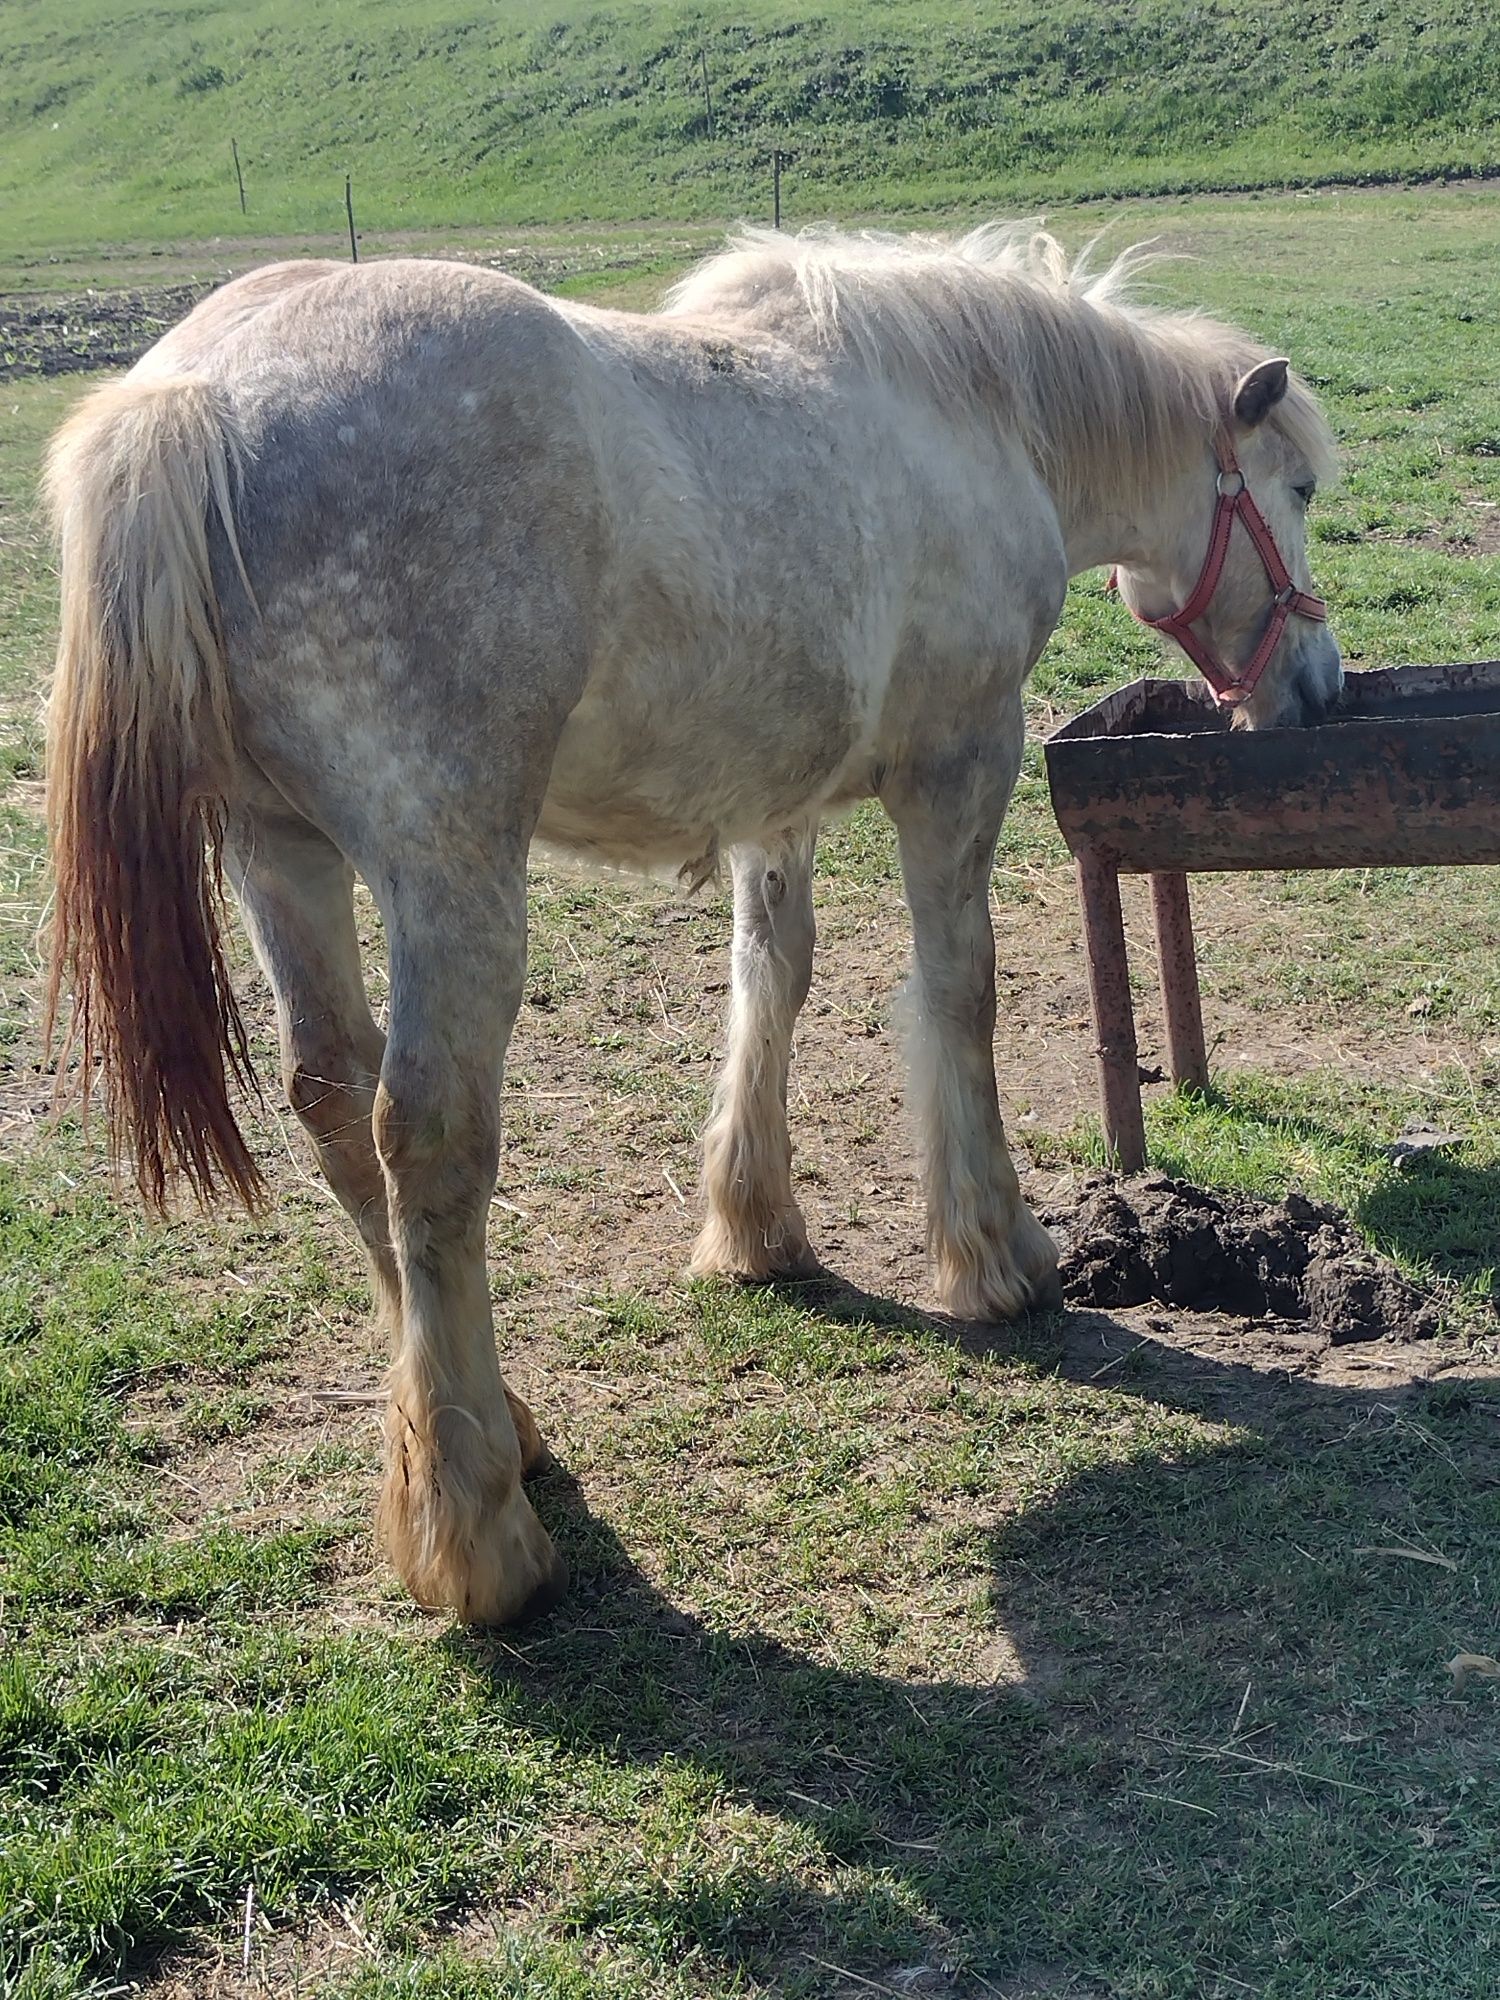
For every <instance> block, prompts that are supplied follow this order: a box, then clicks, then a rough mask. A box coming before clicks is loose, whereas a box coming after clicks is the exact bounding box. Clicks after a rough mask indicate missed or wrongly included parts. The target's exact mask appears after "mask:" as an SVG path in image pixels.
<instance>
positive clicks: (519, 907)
mask: <svg viewBox="0 0 1500 2000" xmlns="http://www.w3.org/2000/svg"><path fill="white" fill-rule="evenodd" d="M471 831H472V829H471ZM376 893H377V896H378V897H379V899H380V901H381V905H382V908H383V910H384V914H385V919H386V928H387V932H388V934H389V940H390V951H391V1000H390V1027H389V1031H388V1034H387V1039H386V1048H385V1058H384V1061H383V1062H382V1064H381V1071H380V1087H379V1090H378V1092H377V1094H376V1102H375V1118H374V1129H375V1143H376V1146H377V1148H378V1149H379V1153H380V1159H381V1163H382V1165H383V1167H384V1169H385V1176H386V1185H387V1195H388V1201H389V1209H390V1229H391V1242H392V1245H393V1247H394V1249H395V1254H396V1262H397V1265H398V1267H399V1269H400V1273H401V1289H402V1325H401V1339H400V1345H399V1348H398V1350H397V1354H396V1359H395V1361H394V1363H393V1365H392V1368H391V1376H390V1403H389V1405H388V1408H387V1412H386V1477H385V1488H384V1492H383V1494H382V1497H381V1503H380V1527H381V1534H382V1539H383V1540H384V1542H385V1545H386V1548H387V1551H388V1553H389V1555H390V1557H391V1560H392V1561H393V1562H394V1564H395V1566H396V1568H397V1569H398V1570H399V1571H400V1572H401V1575H402V1576H403V1577H404V1578H405V1580H406V1583H407V1586H408V1588H409V1589H410V1590H411V1592H412V1595H413V1596H414V1597H415V1598H416V1599H417V1600H418V1602H419V1603H422V1604H427V1605H430V1606H434V1607H436V1606H448V1607H451V1608H452V1609H453V1610H454V1611H456V1612H457V1613H458V1615H459V1616H460V1617H461V1618H463V1619H465V1620H467V1621H469V1622H470V1623H474V1624H500V1623H504V1622H506V1621H508V1620H510V1619H514V1618H521V1617H524V1616H527V1615H528V1614H529V1613H531V1612H532V1611H535V1610H540V1609H542V1608H543V1607H544V1606H545V1605H546V1604H547V1603H549V1602H551V1600H552V1599H553V1598H554V1597H556V1596H557V1594H558V1593H559V1592H560V1591H561V1589H562V1588H563V1585H564V1583H565V1581H566V1575H567V1572H566V1569H565V1567H564V1565H563V1563H562V1561H561V1559H560V1558H559V1557H558V1556H557V1554H556V1553H555V1551H554V1550H553V1548H552V1544H551V1542H550V1541H549V1540H548V1538H547V1535H546V1532H545V1531H544V1529H543V1528H542V1525H541V1523H540V1522H539V1521H538V1520H537V1518H536V1515H535V1514H534V1513H533V1512H532V1509H531V1505H530V1503H529V1502H528V1500H527V1499H526V1497H525V1494H524V1493H523V1492H522V1490H521V1484H520V1481H521V1472H522V1458H523V1449H522V1443H523V1441H522V1439H521V1438H519V1437H518V1435H517V1423H516V1413H515V1412H514V1411H513V1408H512V1406H511V1404H510V1402H509V1400H508V1398H507V1395H506V1392H505V1385H504V1383H503V1382H502V1381H501V1379H500V1367H499V1362H498V1360H497V1359H496V1355H495V1332H494V1322H493V1319H492V1316H491V1311H490V1292H489V1280H488V1275H487V1272H486V1269H485V1223H486V1219H487V1217H488V1214H489V1206H490V1197H491V1194H492V1193H493V1191H494V1186H495V1175H496V1169H497V1166H498V1163H499V1154H500V1075H501V1066H502V1064H503V1061H504V1057H505V1049H506V1044H507V1042H508V1040H509V1038H510V1031H511V1024H512V1022H513V1021H514V1019H515V1015H516V1010H517V1008H518V1006H519V1005H520V1000H521V990H522V982H523V980H524V977H525V969H526V847H525V842H524V840H522V839H520V838H519V837H517V836H515V835H513V834H506V833H502V832H499V831H497V832H496V833H495V834H494V837H493V839H492V840H491V839H486V840H485V841H484V842H483V844H482V846H481V845H478V844H477V843H476V847H475V849H472V850H470V851H469V852H468V853H466V854H465V855H464V856H463V857H462V858H461V859H455V860H452V861H446V862H441V863H440V862H439V860H438V859H437V857H436V853H435V851H431V850H430V851H427V852H424V851H423V850H422V849H421V847H420V845H418V846H417V847H416V848H415V849H411V848H409V849H408V850H407V851H406V852H404V853H403V855H402V857H401V861H400V866H399V870H398V869H396V868H393V869H392V870H391V872H390V874H389V876H388V878H387V880H386V881H385V883H384V885H383V886H382V887H381V888H378V889H377V892H376ZM523 1414H524V1412H523ZM532 1435H533V1439H534V1432H533V1434H532ZM531 1441H532V1440H527V1442H528V1443H529V1442H531Z"/></svg>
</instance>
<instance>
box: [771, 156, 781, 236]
mask: <svg viewBox="0 0 1500 2000" xmlns="http://www.w3.org/2000/svg"><path fill="white" fill-rule="evenodd" d="M771 226H772V228H773V229H779V228H780V227H781V154H780V153H779V152H776V153H772V155H771Z"/></svg>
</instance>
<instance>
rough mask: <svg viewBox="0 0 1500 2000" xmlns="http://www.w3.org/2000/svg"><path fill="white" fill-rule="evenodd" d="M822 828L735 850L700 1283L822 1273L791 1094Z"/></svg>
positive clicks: (698, 1252)
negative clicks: (804, 1204) (795, 1147)
mask: <svg viewBox="0 0 1500 2000" xmlns="http://www.w3.org/2000/svg"><path fill="white" fill-rule="evenodd" d="M815 838H816V829H815V828H813V827H804V828H800V829H795V830H791V831H789V832H788V833H787V834H786V835H785V836H784V837H783V838H782V839H781V840H780V841H778V842H777V843H776V845H775V846H774V847H770V848H760V847H736V848H733V849H731V850H730V856H729V865H730V869H731V871H732V873H733V877H734V956H733V981H734V988H733V999H732V1001H731V1003H730V1010H729V1048H728V1053H727V1055H726V1057H725V1060H724V1067H723V1070H722V1071H721V1072H720V1075H719V1081H718V1086H717V1088H716V1090H715V1093H714V1108H713V1114H712V1116H711V1117H710V1119H709V1122H708V1129H707V1130H706V1131H705V1133H704V1135H703V1188H704V1194H705V1196H706V1198H707V1204H708V1215H707V1217H706V1219H705V1221H704V1224H703V1228H702V1230H701V1231H700V1233H699V1236H698V1241H697V1243H696V1244H695V1245H694V1247H693V1256H692V1265H691V1268H692V1270H693V1272H694V1273H695V1275H697V1276H699V1277H709V1276H723V1277H736V1278H773V1277H783V1276H791V1277H795V1276H805V1275H808V1274H810V1273H812V1272H814V1271H816V1269H817V1260H816V1258H815V1257H814V1256H813V1254H812V1252H811V1250H810V1249H809V1247H808V1242H807V1229H806V1225H805V1224H804V1223H803V1220H802V1212H801V1210H800V1209H799V1208H798V1206H797V1201H796V1197H795V1196H794V1195H793V1193H792V1145H791V1139H790V1136H789V1135H788V1132H787V1122H786V1087H787V1071H788V1067H789V1064H790V1061H791V1050H792V1032H793V1030H794V1028H795V1027H796V1025H797V1015H798V1013H799V1012H800V1011H801V1007H802V1003H803V1001H804V1000H805V999H806V998H807V989H808V985H809V983H810V981H811V979H812V961H813V907H812V860H813V843H814V840H815Z"/></svg>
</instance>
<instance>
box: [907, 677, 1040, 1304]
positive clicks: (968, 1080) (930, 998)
mask: <svg viewBox="0 0 1500 2000" xmlns="http://www.w3.org/2000/svg"><path fill="white" fill-rule="evenodd" d="M1002 720H1004V721H1006V722H1009V723H1010V724H1011V725H1012V726H1011V727H1010V728H1009V729H1007V730H1005V731H1003V732H1001V733H998V734H997V736H996V738H995V739H994V740H993V741H991V742H989V743H979V744H972V743H971V744H967V745H965V748H964V754H963V756H962V758H960V757H958V756H953V757H951V758H950V757H937V756H934V757H933V758H932V759H931V760H929V761H926V762H922V763H914V764H911V765H908V766H906V767H904V768H902V769H901V770H899V771H897V772H895V773H893V774H892V776H891V778H890V780H889V781H888V783H887V785H886V787H885V788H884V789H883V791H882V794H881V796H882V798H883V800H884V802H885V804H886V806H887V808H888V810H889V811H890V813H891V816H892V817H893V819H894V820H895V822H896V827H897V831H898V833H899V835H900V842H901V872H902V876H903V879H904V881H905V885H906V897H907V902H908V903H909V905H910V907H911V916H912V932H913V942H914V945H915V964H914V968H913V973H912V981H911V986H910V989H909V998H910V1002H911V1007H912V1017H913V1018H912V1023H911V1045H910V1060H911V1083H912V1098H913V1104H914V1108H915V1111H916V1115H917V1121H918V1124H919V1126H920V1129H921V1137H922V1139H923V1142H924V1145H925V1150H926V1180H927V1241H928V1251H929V1255H930V1256H931V1259H932V1265H933V1276H934V1280H935V1282H936V1285H937V1289H938V1293H939V1296H940V1297H941V1298H942V1301H943V1303H944V1305H945V1306H946V1307H947V1308H948V1310H949V1311H950V1312H952V1313H955V1314H956V1315H958V1317H959V1318H961V1319H981V1320H993V1319H1010V1318H1012V1317H1014V1315H1015V1314H1017V1313H1020V1312H1024V1311H1026V1310H1027V1309H1028V1308H1030V1307H1035V1306H1050V1305H1055V1304H1057V1303H1058V1302H1059V1298H1060V1293H1059V1288H1058V1282H1057V1248H1056V1245H1055V1244H1054V1243H1053V1241H1052V1239H1051V1237H1050V1236H1049V1235H1048V1234H1047V1232H1046V1230H1045V1229H1043V1228H1042V1226H1041V1224H1040V1223H1039V1222H1038V1221H1037V1220H1036V1218H1035V1216H1033V1214H1032V1213H1031V1211H1030V1209H1029V1208H1028V1207H1027V1206H1026V1203H1025V1201H1024V1200H1023V1198H1022V1195H1021V1189H1020V1183H1019V1182H1018V1181H1017V1179H1016V1170H1015V1168H1014V1166H1013V1165H1012V1164H1011V1158H1010V1153H1009V1150H1008V1148H1007V1146H1006V1143H1005V1128H1004V1126H1003V1124H1002V1123H1001V1119H1000V1107H999V1101H998V1095H997V1092H996V1088H995V1052H994V1036H995V939H994V932H993V930H992V929H991V926H990V907H989V889H990V868H991V865H992V863H993V860H994V853H995V842H996V839H997V838H998V836H999V832H1000V823H1001V821H1002V819H1003V818H1004V816H1005V808H1006V806H1007V804H1008V803H1009V800H1010V794H1011V789H1012V787H1013V786H1014V784H1015V780H1016V773H1017V771H1018V769H1019V767H1020V759H1021V747H1022V740H1023V736H1024V723H1023V719H1022V716H1021V713H1020V704H1019V699H1018V700H1017V701H1016V703H1015V704H1014V713H1013V715H1010V716H1006V717H1003V718H1002Z"/></svg>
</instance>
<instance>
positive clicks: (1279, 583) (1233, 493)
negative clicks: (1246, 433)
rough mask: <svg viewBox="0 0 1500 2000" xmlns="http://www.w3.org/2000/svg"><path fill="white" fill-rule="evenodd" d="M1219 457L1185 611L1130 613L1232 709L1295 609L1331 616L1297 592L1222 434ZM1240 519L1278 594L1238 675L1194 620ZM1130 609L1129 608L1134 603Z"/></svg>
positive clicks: (1250, 689) (1114, 581)
mask: <svg viewBox="0 0 1500 2000" xmlns="http://www.w3.org/2000/svg"><path fill="white" fill-rule="evenodd" d="M1214 456H1215V457H1216V458H1217V459H1218V461H1219V476H1218V479H1217V480H1216V481H1215V491H1216V492H1217V494H1218V499H1217V501H1216V503H1215V506H1214V519H1213V527H1212V528H1211V530H1210V531H1209V537H1208V554H1207V555H1206V556H1205V557H1204V558H1203V567H1202V569H1201V570H1200V571H1199V572H1198V581H1197V583H1196V584H1194V586H1193V592H1192V595H1191V596H1190V597H1189V598H1188V601H1187V603H1186V604H1184V605H1183V606H1182V608H1181V610H1179V611H1169V612H1168V613H1167V615H1166V617H1165V618H1147V617H1145V616H1144V615H1143V614H1142V613H1141V612H1139V611H1131V613H1130V615H1131V617H1132V618H1137V619H1139V620H1140V622H1141V624H1142V625H1149V626H1151V628H1152V629H1153V631H1157V632H1165V633H1166V635H1167V637H1168V638H1169V639H1174V640H1175V641H1176V642H1177V644H1178V645H1179V646H1181V648H1182V650H1183V652H1185V653H1186V654H1187V656H1188V658H1189V659H1190V660H1191V661H1192V663H1193V665H1194V666H1195V667H1196V668H1197V669H1198V671H1199V673H1200V674H1202V676H1203V678H1204V679H1205V680H1206V681H1207V682H1208V684H1209V686H1210V687H1211V688H1212V689H1213V691H1214V694H1215V695H1216V696H1217V697H1218V699H1219V700H1220V701H1221V702H1222V703H1224V705H1225V706H1226V707H1231V706H1233V705H1234V703H1236V702H1241V701H1245V700H1247V699H1248V698H1249V697H1250V695H1252V694H1253V693H1254V691H1255V684H1256V682H1257V681H1258V680H1259V679H1260V677H1261V675H1262V674H1263V673H1264V672H1265V670H1266V667H1267V666H1268V664H1269V663H1270V660H1271V656H1272V654H1273V653H1274V652H1275V651H1276V648H1277V646H1278V645H1279V644H1280V643H1281V635H1282V633H1283V632H1284V631H1285V629H1286V621H1287V620H1288V618H1290V617H1291V615H1292V613H1293V612H1296V614H1297V616H1298V617H1299V618H1311V619H1313V620H1314V621H1315V622H1316V623H1318V624H1324V623H1326V621H1327V618H1328V606H1327V605H1326V604H1325V603H1324V602H1323V600H1322V598H1321V597H1313V596H1312V595H1310V594H1309V592H1307V591H1305V590H1298V589H1297V587H1296V585H1295V584H1294V583H1293V582H1292V579H1291V574H1290V572H1289V571H1288V569H1287V566H1286V564H1285V563H1284V562H1283V561H1282V559H1281V551H1280V549H1279V548H1277V546H1276V537H1275V536H1274V535H1273V534H1272V533H1271V530H1270V528H1269V527H1268V526H1267V523H1266V517H1265V515H1264V514H1262V513H1261V511H1260V509H1259V507H1257V506H1256V504H1255V502H1254V501H1253V500H1252V499H1251V497H1250V489H1249V487H1248V486H1247V485H1246V484H1245V475H1244V473H1243V472H1241V470H1240V466H1239V461H1238V459H1237V458H1236V457H1235V455H1234V447H1233V445H1231V444H1230V442H1229V439H1228V438H1227V437H1225V436H1223V435H1222V434H1221V435H1220V436H1218V437H1216V438H1215V439H1214ZM1237 519H1238V520H1240V521H1243V522H1244V524H1245V532H1246V533H1247V534H1248V535H1249V537H1250V539H1251V541H1252V542H1254V544H1255V547H1256V552H1257V554H1258V555H1259V556H1260V559H1261V563H1262V564H1263V566H1264V568H1265V572H1266V576H1267V579H1268V580H1269V582H1270V585H1271V590H1272V593H1273V595H1272V602H1271V616H1270V618H1269V619H1268V620H1267V623H1266V629H1265V631H1264V632H1262V633H1261V635H1260V643H1259V644H1258V645H1257V646H1256V648H1255V651H1254V652H1253V653H1252V654H1251V655H1250V658H1249V659H1248V660H1247V661H1246V663H1245V665H1244V666H1243V667H1241V668H1240V670H1239V672H1238V673H1236V672H1235V671H1234V670H1233V668H1231V667H1230V666H1228V665H1226V663H1225V662H1224V660H1223V659H1221V658H1220V656H1219V654H1218V653H1216V652H1215V650H1214V648H1213V647H1212V646H1211V645H1210V644H1209V643H1208V641H1207V640H1206V639H1200V638H1199V637H1198V635H1197V634H1196V633H1195V632H1194V631H1193V629H1192V628H1193V621H1194V620H1195V619H1197V618H1201V617H1202V616H1203V614H1204V612H1205V611H1207V609H1208V607H1209V605H1210V604H1211V603H1212V602H1213V597H1214V592H1215V591H1216V590H1217V589H1218V587H1219V582H1220V579H1221V578H1222V577H1223V574H1224V564H1225V562H1226V560H1227V559H1228V556H1229V538H1230V535H1231V533H1232V532H1233V529H1234V524H1235V521H1236V520H1237ZM1109 588H1110V589H1111V590H1117V589H1118V588H1119V582H1118V574H1117V572H1115V571H1111V573H1110V579H1109ZM1126 609H1127V610H1130V607H1129V605H1127V606H1126Z"/></svg>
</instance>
